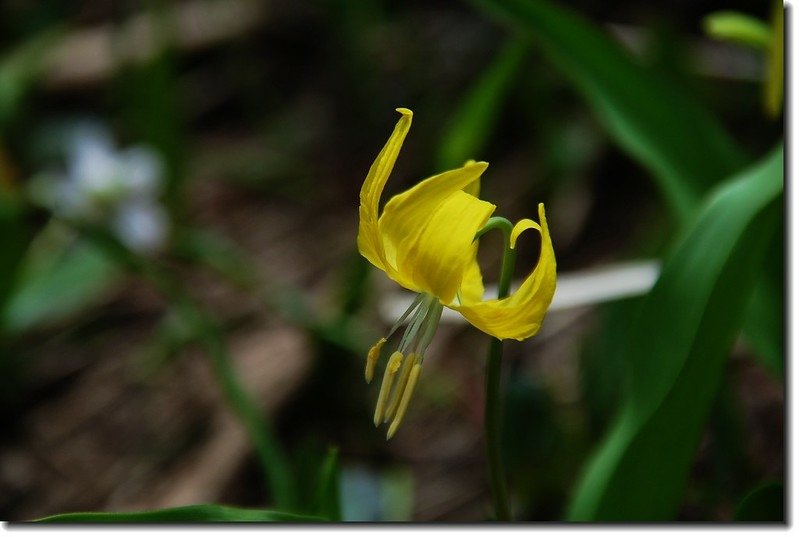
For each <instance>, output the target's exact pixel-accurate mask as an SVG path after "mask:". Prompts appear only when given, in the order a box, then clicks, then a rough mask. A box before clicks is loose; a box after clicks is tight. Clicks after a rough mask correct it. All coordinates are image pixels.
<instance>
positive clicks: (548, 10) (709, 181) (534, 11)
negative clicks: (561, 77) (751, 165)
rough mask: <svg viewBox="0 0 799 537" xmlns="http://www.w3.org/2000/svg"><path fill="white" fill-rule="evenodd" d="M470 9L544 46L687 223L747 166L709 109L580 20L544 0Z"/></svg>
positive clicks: (482, 1) (504, 0)
mask: <svg viewBox="0 0 799 537" xmlns="http://www.w3.org/2000/svg"><path fill="white" fill-rule="evenodd" d="M471 2H472V3H474V4H476V5H477V6H479V7H480V8H482V9H483V10H484V11H486V12H487V13H488V14H489V15H492V16H495V17H497V18H499V19H501V20H502V21H503V22H506V23H507V24H509V25H511V26H513V27H514V28H517V29H519V30H520V31H522V32H523V33H524V34H526V35H529V36H530V37H531V38H532V39H533V40H534V41H535V42H536V43H538V44H539V45H540V46H541V48H542V49H543V50H544V52H545V53H546V54H547V55H548V56H549V58H550V59H551V61H552V62H553V64H554V65H555V66H556V67H557V68H559V69H560V70H561V71H562V72H563V73H564V74H565V75H566V76H567V77H568V78H569V79H570V80H571V81H572V83H573V84H574V86H575V88H576V89H577V90H578V91H579V92H580V93H581V94H582V95H583V97H584V98H585V99H586V101H587V102H588V103H589V104H590V105H591V107H592V108H593V110H594V112H595V113H596V115H597V116H598V117H599V119H600V120H601V121H602V122H603V123H604V125H605V127H606V128H607V130H608V132H609V133H610V135H611V136H612V137H613V138H614V140H615V141H616V143H618V144H619V146H621V148H622V149H624V150H625V151H627V152H628V153H629V154H630V155H631V156H633V157H634V158H635V159H636V160H638V161H639V162H640V163H641V164H643V165H644V166H645V167H646V168H648V169H650V170H652V171H653V172H654V174H655V178H656V179H657V182H658V186H659V188H660V189H661V190H662V192H663V193H664V195H665V198H666V199H667V201H668V203H669V205H670V207H671V209H672V210H673V212H674V213H675V214H676V215H678V217H679V219H680V220H681V221H684V220H685V219H686V218H688V217H690V216H691V215H692V213H693V209H694V208H695V206H696V204H697V203H698V201H699V199H701V194H702V193H703V192H704V191H705V190H707V189H708V188H709V187H710V186H712V185H714V184H715V183H717V182H718V181H720V180H722V179H723V178H725V177H728V176H729V175H730V174H732V173H734V172H735V171H737V170H739V169H740V168H741V166H742V165H743V164H744V163H745V159H744V158H743V157H742V155H743V153H742V151H741V150H740V149H739V148H737V147H736V146H735V144H734V143H733V142H732V140H731V139H730V138H729V137H728V136H727V134H726V133H725V132H724V130H722V128H721V126H720V125H719V124H718V123H717V121H716V120H715V119H714V118H713V117H712V116H711V115H710V114H709V113H708V111H707V110H706V109H705V108H703V107H702V106H701V105H700V104H699V103H697V102H696V101H694V100H693V99H692V98H691V96H690V95H688V94H686V93H683V92H681V91H679V88H676V87H674V86H672V85H671V84H669V82H668V81H667V80H664V79H661V78H660V77H659V76H657V75H656V73H655V72H654V71H652V70H650V69H647V68H646V67H644V66H643V65H641V64H640V63H638V62H637V61H636V60H635V59H634V58H633V57H632V56H631V55H630V54H629V53H628V52H627V50H625V49H624V48H622V46H621V45H620V44H618V43H617V42H616V41H614V40H613V39H612V38H610V37H609V36H607V35H606V34H605V33H603V32H602V31H601V30H599V29H597V28H596V27H594V26H593V25H592V24H591V23H590V22H588V21H586V20H584V19H582V18H581V17H579V16H578V15H577V14H575V13H572V12H571V11H569V10H566V9H564V8H561V7H558V6H556V5H554V4H550V3H549V2H545V1H543V0H496V1H489V0H471ZM542 104H543V103H542Z"/></svg>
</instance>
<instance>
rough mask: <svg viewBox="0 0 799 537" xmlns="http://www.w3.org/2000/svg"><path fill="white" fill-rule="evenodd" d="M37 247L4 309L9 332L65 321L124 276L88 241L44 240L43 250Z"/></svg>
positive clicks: (28, 258)
mask: <svg viewBox="0 0 799 537" xmlns="http://www.w3.org/2000/svg"><path fill="white" fill-rule="evenodd" d="M34 245H36V243H34ZM51 246H52V247H53V248H52V249H51V248H50V247H51ZM34 250H35V248H32V249H31V250H29V251H28V254H27V255H26V258H25V259H24V261H23V264H22V267H21V274H20V278H19V282H18V284H17V286H16V288H15V289H14V292H13V294H12V295H11V296H10V297H9V299H8V303H7V304H6V307H5V309H4V311H2V320H3V324H4V326H5V328H6V329H8V330H9V331H24V330H28V329H31V328H33V327H35V326H38V325H41V324H45V323H51V322H56V321H58V320H61V319H63V318H65V317H67V316H69V315H71V314H73V313H75V312H77V311H79V310H81V309H82V308H85V307H87V306H89V305H90V304H92V303H94V302H96V301H97V300H99V299H100V298H101V297H102V296H103V295H104V294H105V293H106V292H107V291H108V289H109V287H110V286H111V285H112V284H113V283H114V282H116V281H117V279H118V278H119V276H120V271H119V270H118V269H117V268H116V267H115V266H114V263H113V261H111V260H110V259H109V258H108V257H107V256H106V255H105V254H104V253H103V252H101V251H99V250H98V249H97V248H96V247H94V246H93V245H92V244H89V243H87V242H84V241H79V242H77V243H75V244H74V245H72V246H69V247H65V246H64V245H63V244H61V245H50V244H43V243H41V248H40V250H41V251H34Z"/></svg>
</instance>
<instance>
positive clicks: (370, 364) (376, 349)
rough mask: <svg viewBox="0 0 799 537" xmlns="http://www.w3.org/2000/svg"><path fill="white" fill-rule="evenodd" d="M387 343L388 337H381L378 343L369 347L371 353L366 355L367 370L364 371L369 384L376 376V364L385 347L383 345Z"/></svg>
mask: <svg viewBox="0 0 799 537" xmlns="http://www.w3.org/2000/svg"><path fill="white" fill-rule="evenodd" d="M385 344H386V338H384V337H381V338H380V339H379V340H377V343H375V344H374V345H372V348H371V349H369V354H368V355H366V370H365V371H364V377H366V383H367V384H369V383H370V382H372V379H373V378H374V376H375V366H376V365H377V360H378V358H380V351H381V350H382V349H383V345H385Z"/></svg>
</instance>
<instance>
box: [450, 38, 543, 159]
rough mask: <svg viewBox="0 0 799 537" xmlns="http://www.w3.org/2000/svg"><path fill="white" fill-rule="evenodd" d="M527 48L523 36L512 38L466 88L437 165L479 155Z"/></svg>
mask: <svg viewBox="0 0 799 537" xmlns="http://www.w3.org/2000/svg"><path fill="white" fill-rule="evenodd" d="M528 48H529V45H528V43H527V40H526V39H520V38H516V39H513V40H511V41H510V42H509V43H508V44H507V45H506V46H505V48H504V49H502V51H500V53H499V55H498V56H497V58H496V60H495V61H494V63H493V64H491V65H490V66H489V67H488V68H487V69H486V70H485V72H483V74H482V75H481V76H480V78H479V79H478V80H477V82H476V83H475V85H474V87H472V88H471V89H470V90H469V91H468V93H467V94H466V97H465V98H464V100H463V102H462V103H461V104H460V105H459V107H458V108H457V109H456V111H455V114H454V115H453V117H452V119H451V120H450V122H449V125H448V126H447V130H446V132H445V133H444V136H443V137H442V142H441V147H440V149H439V152H438V157H437V162H438V166H437V169H440V170H448V169H450V168H454V167H457V166H461V165H463V163H464V162H466V161H467V160H469V159H479V152H480V150H481V149H482V148H483V147H484V146H485V143H486V140H488V139H489V137H490V136H491V132H492V131H493V129H494V125H495V124H496V120H497V114H498V113H499V111H500V107H501V106H502V103H503V101H504V100H505V96H506V94H507V92H508V89H509V88H510V86H511V84H512V82H513V81H514V79H515V77H516V75H517V74H518V72H519V69H520V67H521V66H522V62H523V60H524V57H525V55H526V53H527V50H528Z"/></svg>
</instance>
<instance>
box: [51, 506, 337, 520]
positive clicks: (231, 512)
mask: <svg viewBox="0 0 799 537" xmlns="http://www.w3.org/2000/svg"><path fill="white" fill-rule="evenodd" d="M324 521H325V519H323V518H319V517H315V516H310V515H300V514H295V513H288V512H282V511H269V510H265V509H242V508H240V507H227V506H225V505H214V504H205V505H187V506H184V507H172V508H169V509H158V510H155V511H138V512H133V513H66V514H62V515H53V516H48V517H44V518H40V519H38V520H36V522H65V523H66V522H77V523H83V522H96V523H106V524H108V523H112V524H113V523H118V522H126V523H129V522H142V523H161V522H324Z"/></svg>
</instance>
